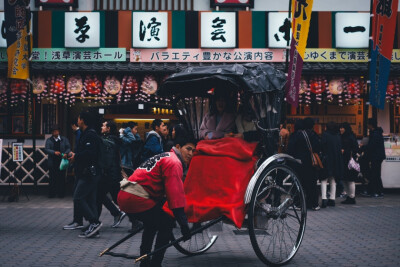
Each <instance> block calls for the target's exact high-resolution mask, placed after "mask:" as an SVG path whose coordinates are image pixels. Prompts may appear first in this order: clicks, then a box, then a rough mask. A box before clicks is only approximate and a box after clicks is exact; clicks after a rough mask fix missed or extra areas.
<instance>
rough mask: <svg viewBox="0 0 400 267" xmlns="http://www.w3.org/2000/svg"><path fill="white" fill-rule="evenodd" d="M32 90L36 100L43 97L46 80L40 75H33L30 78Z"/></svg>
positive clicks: (45, 91)
mask: <svg viewBox="0 0 400 267" xmlns="http://www.w3.org/2000/svg"><path fill="white" fill-rule="evenodd" d="M32 87H33V89H32V92H33V94H34V95H35V98H36V100H37V101H38V102H40V100H41V99H42V98H43V96H44V95H45V94H46V93H47V90H46V89H47V85H46V80H45V78H44V77H42V76H37V77H35V76H34V77H33V79H32Z"/></svg>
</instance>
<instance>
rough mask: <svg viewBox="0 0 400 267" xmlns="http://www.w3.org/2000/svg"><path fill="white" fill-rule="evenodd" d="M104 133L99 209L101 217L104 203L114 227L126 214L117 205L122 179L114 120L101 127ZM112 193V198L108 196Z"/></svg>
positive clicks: (98, 196)
mask: <svg viewBox="0 0 400 267" xmlns="http://www.w3.org/2000/svg"><path fill="white" fill-rule="evenodd" d="M101 134H102V143H101V145H102V150H101V153H102V158H103V160H102V164H101V167H102V175H101V178H100V181H99V184H98V187H97V211H98V216H99V217H100V215H101V211H102V206H103V205H104V206H105V207H106V208H107V209H108V211H109V212H110V213H111V215H112V216H113V217H114V223H113V225H112V227H113V228H114V227H118V226H119V225H120V224H121V222H122V220H123V219H124V218H125V216H126V214H125V213H124V212H122V211H120V210H119V208H118V207H117V206H116V203H117V197H118V192H119V189H120V181H121V160H120V154H119V146H120V138H118V136H117V134H118V132H117V126H116V125H115V123H114V122H112V121H105V122H103V125H102V127H101ZM108 194H110V196H111V198H112V201H111V199H110V198H109V197H108Z"/></svg>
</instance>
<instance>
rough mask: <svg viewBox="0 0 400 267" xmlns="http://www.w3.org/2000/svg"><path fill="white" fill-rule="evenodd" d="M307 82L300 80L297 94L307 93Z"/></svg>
mask: <svg viewBox="0 0 400 267" xmlns="http://www.w3.org/2000/svg"><path fill="white" fill-rule="evenodd" d="M307 87H308V86H307V81H306V80H305V79H301V81H300V89H299V94H300V95H302V94H304V93H305V92H306V91H307Z"/></svg>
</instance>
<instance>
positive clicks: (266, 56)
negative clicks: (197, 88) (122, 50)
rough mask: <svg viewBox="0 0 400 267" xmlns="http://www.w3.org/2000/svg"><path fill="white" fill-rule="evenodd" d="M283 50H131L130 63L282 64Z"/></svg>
mask: <svg viewBox="0 0 400 267" xmlns="http://www.w3.org/2000/svg"><path fill="white" fill-rule="evenodd" d="M284 58H285V53H284V50H283V49H251V48H249V49H224V50H220V49H164V50H159V49H131V55H130V59H131V60H130V61H131V62H224V63H228V62H230V63H236V62H283V61H284Z"/></svg>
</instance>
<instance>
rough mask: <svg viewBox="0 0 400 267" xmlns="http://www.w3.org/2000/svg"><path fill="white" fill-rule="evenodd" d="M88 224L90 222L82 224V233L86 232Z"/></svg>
mask: <svg viewBox="0 0 400 267" xmlns="http://www.w3.org/2000/svg"><path fill="white" fill-rule="evenodd" d="M89 226H90V224H88V225H86V226H83V227H82V229H81V231H82V233H84V232H86V231H87V230H88V229H89Z"/></svg>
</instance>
